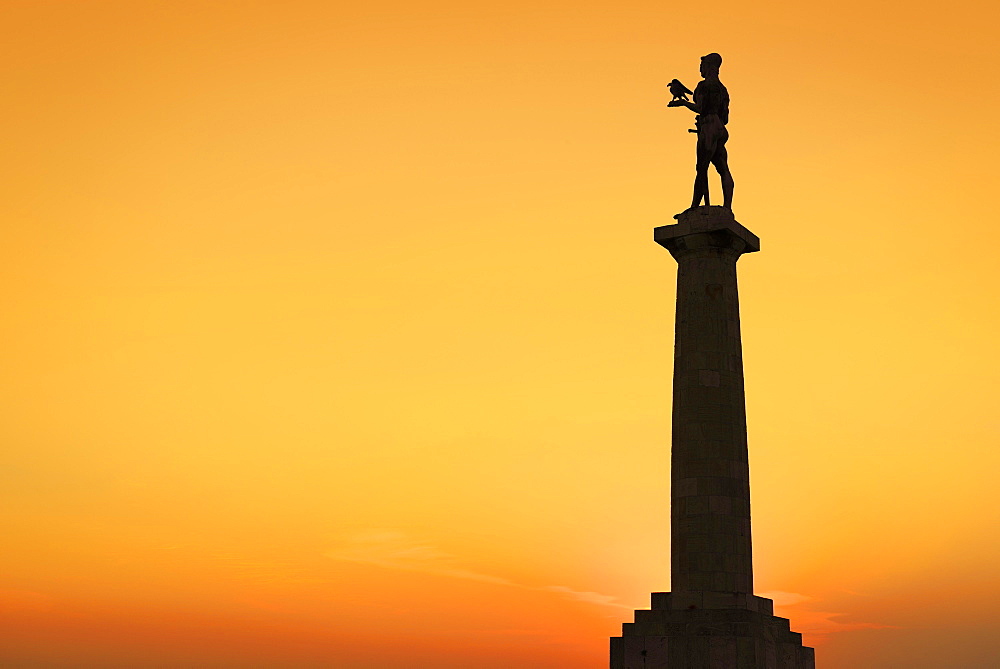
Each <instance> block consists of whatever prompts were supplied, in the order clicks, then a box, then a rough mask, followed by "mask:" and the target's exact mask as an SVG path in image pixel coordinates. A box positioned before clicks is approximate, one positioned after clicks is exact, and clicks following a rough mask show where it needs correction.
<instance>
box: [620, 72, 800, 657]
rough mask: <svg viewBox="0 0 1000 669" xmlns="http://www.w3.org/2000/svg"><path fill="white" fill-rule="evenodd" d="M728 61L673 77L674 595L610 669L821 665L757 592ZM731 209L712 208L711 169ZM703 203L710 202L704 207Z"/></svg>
mask: <svg viewBox="0 0 1000 669" xmlns="http://www.w3.org/2000/svg"><path fill="white" fill-rule="evenodd" d="M721 65H722V57H721V56H719V55H718V54H715V53H713V54H709V55H707V56H704V57H703V58H702V59H701V74H702V77H703V80H702V81H701V83H699V84H698V86H697V87H696V88H695V90H694V93H693V97H694V100H693V101H689V100H687V95H688V94H691V91H690V90H688V89H687V88H685V87H684V85H683V84H681V83H680V82H679V81H677V80H676V79H675V80H674V81H672V82H671V83H670V84H669V86H670V92H671V93H672V94H673V95H674V100H672V101H671V102H670V105H669V106H672V107H679V106H683V107H687V108H689V109H691V110H693V111H694V112H696V113H697V117H696V125H697V130H695V132H697V134H698V145H697V173H696V176H695V182H694V199H693V202H692V206H691V208H689V209H687V210H686V211H684V212H683V213H680V214H678V215H677V216H675V218H676V219H677V223H676V224H673V225H665V226H662V227H658V228H655V229H654V230H653V239H654V240H655V241H656V242H657V243H658V244H660V245H661V246H663V247H664V248H666V249H667V250H668V251H669V252H670V254H671V255H672V256H673V257H674V259H675V260H676V261H677V316H676V322H675V338H674V384H673V415H672V424H673V428H672V445H671V459H670V462H671V475H670V500H671V502H670V528H671V532H670V538H671V548H670V581H671V591H670V592H654V593H653V595H652V606H651V609H650V610H640V611H636V612H635V622H632V623H625V624H624V625H622V636H620V637H612V639H611V669H666V668H669V669H730V668H732V669H735V668H740V669H742V668H744V667H746V668H748V669H750V668H754V669H813V668H814V667H815V660H814V658H813V650H812V649H811V648H807V647H804V646H803V645H802V635H801V634H798V633H796V632H792V631H790V629H789V623H788V620H787V619H785V618H778V617H776V616H774V615H773V610H772V602H771V600H769V599H765V598H763V597H757V596H755V595H754V594H753V566H752V560H751V550H750V548H751V542H750V470H749V466H748V453H747V423H746V402H745V400H744V390H743V351H742V344H741V341H740V309H739V296H738V293H737V286H736V261H737V260H738V259H739V258H740V256H742V255H743V254H744V253H753V252H756V251H759V250H760V240H759V239H758V238H757V236H756V235H755V234H753V233H752V232H750V231H749V230H747V229H746V228H745V227H743V226H742V225H740V224H739V223H737V222H736V219H735V217H734V216H733V212H732V201H733V179H732V175H731V174H730V172H729V160H728V154H727V151H726V141H727V140H728V139H729V131H728V130H727V128H726V126H727V124H728V122H729V92H728V91H727V90H726V87H725V86H723V85H722V82H721V81H719V68H720V66H721ZM709 165H714V166H715V168H716V170H717V171H718V173H719V175H720V177H721V179H722V192H723V206H721V207H720V206H715V207H713V206H709V197H708V167H709ZM702 200H704V203H705V204H704V205H703V206H702V205H701V202H702Z"/></svg>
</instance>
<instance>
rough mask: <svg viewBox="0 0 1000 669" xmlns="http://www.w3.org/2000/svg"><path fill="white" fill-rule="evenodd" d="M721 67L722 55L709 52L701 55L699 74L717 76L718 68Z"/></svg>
mask: <svg viewBox="0 0 1000 669" xmlns="http://www.w3.org/2000/svg"><path fill="white" fill-rule="evenodd" d="M720 67H722V56H720V55H719V54H717V53H710V54H708V55H707V56H702V57H701V76H703V77H712V76H715V77H717V76H719V68H720Z"/></svg>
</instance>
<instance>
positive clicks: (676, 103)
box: [667, 100, 701, 114]
mask: <svg viewBox="0 0 1000 669" xmlns="http://www.w3.org/2000/svg"><path fill="white" fill-rule="evenodd" d="M667 106H668V107H687V108H688V109H690V110H691V111H693V112H694V113H695V114H700V113H701V107H699V106H698V105H697V104H696V103H694V102H691V101H690V100H671V101H670V102H669V103H667Z"/></svg>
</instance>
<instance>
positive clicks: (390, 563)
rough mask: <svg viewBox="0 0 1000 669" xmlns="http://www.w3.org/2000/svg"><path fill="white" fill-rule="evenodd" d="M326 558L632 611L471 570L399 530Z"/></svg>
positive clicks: (368, 535)
mask: <svg viewBox="0 0 1000 669" xmlns="http://www.w3.org/2000/svg"><path fill="white" fill-rule="evenodd" d="M326 555H327V557H330V558H333V559H334V560H343V561H346V562H359V563H362V564H371V565H376V566H379V567H384V568H386V569H397V570H400V571H415V572H421V573H424V574H435V575H437V576H445V577H448V578H459V579H464V580H467V581H479V582H481V583H492V584H494V585H501V586H507V587H511V588H520V589H522V590H537V591H541V592H553V593H556V594H559V595H562V596H563V597H566V598H567V599H572V600H575V601H579V602H587V603H590V604H600V605H602V606H614V607H618V608H623V609H628V608H630V607H627V606H625V605H624V604H619V603H618V602H617V601H616V598H615V597H612V596H611V595H604V594H601V593H599V592H590V591H581V590H574V589H573V588H569V587H566V586H564V585H525V584H524V583H517V582H515V581H512V580H510V579H508V578H503V577H501V576H494V575H492V574H485V573H482V572H479V571H475V570H472V569H467V568H465V567H464V566H462V565H461V564H460V561H459V560H458V558H456V557H455V556H454V555H451V554H449V553H445V552H443V551H440V550H438V549H437V548H435V547H433V546H431V545H430V544H427V543H425V542H421V541H417V540H415V539H412V538H410V537H408V536H407V535H406V534H404V533H402V532H398V531H395V530H375V531H370V532H363V533H360V534H356V535H354V536H351V537H349V538H347V539H346V540H345V541H344V542H343V544H342V545H340V546H338V547H337V548H335V549H333V550H330V551H328V552H327V553H326Z"/></svg>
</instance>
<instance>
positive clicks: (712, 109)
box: [667, 53, 733, 211]
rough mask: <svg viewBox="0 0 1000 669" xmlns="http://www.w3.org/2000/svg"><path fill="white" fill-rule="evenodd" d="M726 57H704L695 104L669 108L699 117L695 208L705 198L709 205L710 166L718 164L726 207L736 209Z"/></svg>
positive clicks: (678, 102) (682, 103)
mask: <svg viewBox="0 0 1000 669" xmlns="http://www.w3.org/2000/svg"><path fill="white" fill-rule="evenodd" d="M721 67H722V56H720V55H719V54H717V53H710V54H708V55H707V56H702V57H701V76H702V81H701V83H699V84H698V86H697V87H696V88H695V89H694V101H693V102H689V101H687V100H671V101H670V104H668V105H667V106H668V107H687V108H688V109H690V110H691V111H693V112H695V113H696V114H698V115H697V116H696V117H695V127H696V128H698V164H697V167H696V169H697V172H696V174H695V177H694V198H693V200H692V201H691V208H692V209H693V208H694V207H697V206H698V205H699V204H701V200H702V198H704V199H705V206H708V204H709V201H708V166H709V164H712V165H715V169H716V171H718V173H719V176H720V177H721V178H722V206H724V207H725V208H726V209H729V210H730V211H732V209H733V175H732V174H731V173H730V172H729V154H728V153H727V152H726V141H727V140H728V139H729V131H728V130H727V129H726V124H727V123H729V91H727V90H726V87H725V86H723V85H722V82H721V81H719V68H721Z"/></svg>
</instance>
